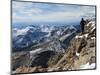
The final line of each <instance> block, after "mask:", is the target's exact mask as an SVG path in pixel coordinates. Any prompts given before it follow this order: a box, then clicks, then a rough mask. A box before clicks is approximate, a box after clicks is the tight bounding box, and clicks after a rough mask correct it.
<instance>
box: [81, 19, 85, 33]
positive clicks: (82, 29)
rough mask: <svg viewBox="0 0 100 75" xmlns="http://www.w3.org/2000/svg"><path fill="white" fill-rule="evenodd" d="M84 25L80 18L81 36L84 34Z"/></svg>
mask: <svg viewBox="0 0 100 75" xmlns="http://www.w3.org/2000/svg"><path fill="white" fill-rule="evenodd" d="M85 24H86V21H85V20H84V19H83V18H82V19H81V22H80V26H81V32H82V34H83V33H84V26H85Z"/></svg>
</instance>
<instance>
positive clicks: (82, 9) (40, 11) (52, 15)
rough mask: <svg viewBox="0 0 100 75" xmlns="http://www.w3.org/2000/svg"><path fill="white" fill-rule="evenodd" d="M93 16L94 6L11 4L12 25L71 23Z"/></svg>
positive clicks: (15, 2)
mask: <svg viewBox="0 0 100 75" xmlns="http://www.w3.org/2000/svg"><path fill="white" fill-rule="evenodd" d="M91 15H95V6H82V5H81V6H79V5H68V4H51V3H34V2H18V1H13V2H12V22H13V23H60V22H61V23H71V22H78V21H80V20H81V18H82V17H88V16H91Z"/></svg>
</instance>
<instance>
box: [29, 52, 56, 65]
mask: <svg viewBox="0 0 100 75" xmlns="http://www.w3.org/2000/svg"><path fill="white" fill-rule="evenodd" d="M53 55H55V52H54V51H45V52H42V53H40V54H38V55H37V57H36V58H35V59H34V60H33V61H32V64H31V67H33V66H42V67H48V65H47V62H48V60H49V58H50V57H51V56H53Z"/></svg>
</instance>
